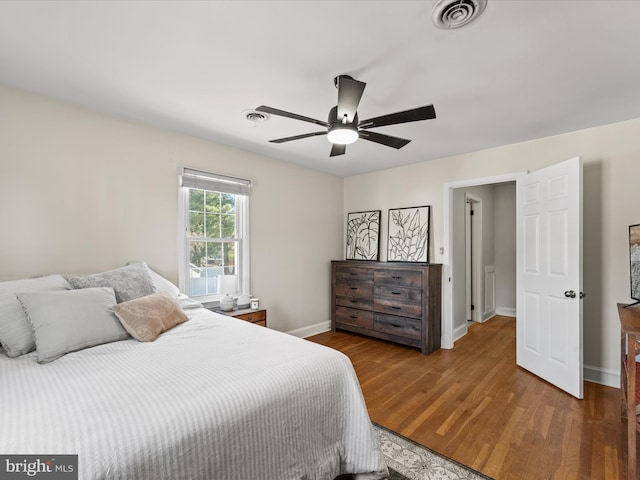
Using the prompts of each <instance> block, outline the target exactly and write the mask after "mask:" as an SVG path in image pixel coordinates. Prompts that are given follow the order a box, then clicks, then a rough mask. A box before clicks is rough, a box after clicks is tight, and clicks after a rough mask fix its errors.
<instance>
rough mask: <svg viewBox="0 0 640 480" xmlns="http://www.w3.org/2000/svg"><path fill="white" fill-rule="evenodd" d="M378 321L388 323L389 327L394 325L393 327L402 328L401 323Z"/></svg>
mask: <svg viewBox="0 0 640 480" xmlns="http://www.w3.org/2000/svg"><path fill="white" fill-rule="evenodd" d="M380 323H382V324H384V325H389V326H390V327H394V328H402V327H403V326H402V325H399V324H397V323H393V322H380Z"/></svg>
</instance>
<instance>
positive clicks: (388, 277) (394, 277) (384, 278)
mask: <svg viewBox="0 0 640 480" xmlns="http://www.w3.org/2000/svg"><path fill="white" fill-rule="evenodd" d="M373 279H374V281H375V283H376V285H397V286H400V287H413V288H422V273H421V272H420V271H419V270H400V269H398V270H393V269H387V268H385V269H381V268H380V269H376V270H375V272H374V274H373Z"/></svg>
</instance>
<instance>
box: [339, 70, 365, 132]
mask: <svg viewBox="0 0 640 480" xmlns="http://www.w3.org/2000/svg"><path fill="white" fill-rule="evenodd" d="M366 86H367V84H366V83H364V82H359V81H358V80H354V79H353V78H351V77H348V76H346V75H340V76H339V77H338V120H340V121H342V119H343V118H344V116H345V115H346V116H347V123H352V122H353V119H354V118H355V115H356V111H357V110H358V104H359V103H360V99H361V98H362V92H364V87H366Z"/></svg>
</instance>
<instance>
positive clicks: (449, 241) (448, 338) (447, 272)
mask: <svg viewBox="0 0 640 480" xmlns="http://www.w3.org/2000/svg"><path fill="white" fill-rule="evenodd" d="M527 173H529V171H528V170H526V171H521V172H513V173H505V174H502V175H495V176H491V177H479V178H470V179H467V180H458V181H455V182H448V183H445V184H444V187H443V188H444V202H443V206H444V212H443V217H444V232H443V245H444V248H443V249H442V251H441V255H442V267H443V282H442V283H443V288H442V339H441V348H445V349H452V348H453V343H454V342H455V340H457V338H453V283H452V278H451V275H452V265H451V251H452V250H453V215H454V214H455V212H454V211H453V208H452V207H453V191H454V190H455V189H456V188H464V187H475V186H479V185H490V184H492V183H505V182H514V181H515V180H516V179H517V178H518V177H519V176H521V175H526V174H527Z"/></svg>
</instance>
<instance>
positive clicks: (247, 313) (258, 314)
mask: <svg viewBox="0 0 640 480" xmlns="http://www.w3.org/2000/svg"><path fill="white" fill-rule="evenodd" d="M209 310H211V311H212V312H216V313H221V314H222V315H227V316H229V317H235V318H239V319H240V320H244V321H246V322H251V323H253V324H255V325H260V326H262V327H266V326H267V310H265V309H260V310H251V309H250V308H237V309H235V310H231V311H229V312H223V311H222V310H220V309H219V308H216V309H213V308H210V309H209Z"/></svg>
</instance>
